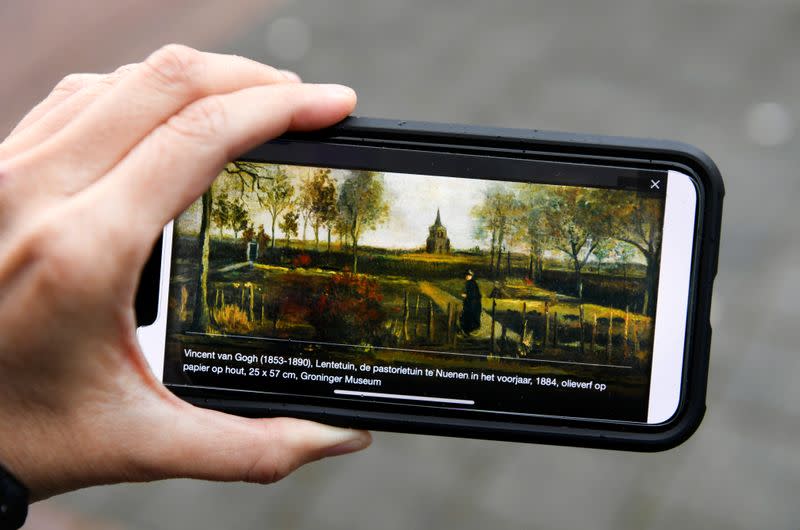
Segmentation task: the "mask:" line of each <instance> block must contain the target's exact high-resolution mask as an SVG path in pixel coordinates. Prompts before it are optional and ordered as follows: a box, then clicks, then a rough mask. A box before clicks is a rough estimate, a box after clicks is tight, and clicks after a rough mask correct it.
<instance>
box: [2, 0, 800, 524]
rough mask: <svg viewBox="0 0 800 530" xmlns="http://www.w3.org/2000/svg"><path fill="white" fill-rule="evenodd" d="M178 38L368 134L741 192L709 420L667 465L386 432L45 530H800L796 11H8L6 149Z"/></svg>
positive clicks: (703, 7)
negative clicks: (265, 73) (437, 140)
mask: <svg viewBox="0 0 800 530" xmlns="http://www.w3.org/2000/svg"><path fill="white" fill-rule="evenodd" d="M170 41H178V42H184V43H186V44H190V45H193V46H197V47H200V48H204V49H210V50H217V51H226V52H235V53H238V54H242V55H246V56H248V57H252V58H255V59H259V60H262V61H265V62H269V63H272V64H275V65H277V66H281V67H287V68H291V69H294V70H295V71H297V72H298V73H300V74H301V75H302V76H303V77H304V78H305V79H306V80H309V81H325V82H342V83H347V84H350V85H351V86H353V87H355V88H356V89H357V90H358V92H359V97H360V102H359V108H358V111H357V113H358V114H359V115H362V116H374V117H391V118H403V119H424V120H435V121H451V122H465V123H474V124H484V125H499V126H510V127H529V128H541V129H554V130H563V131H573V132H592V133H607V134H615V135H630V136H649V137H657V138H669V139H676V140H682V141H685V142H689V143H692V144H695V145H697V146H699V147H701V148H703V149H704V150H706V151H707V152H708V153H709V154H710V155H711V156H712V158H714V160H716V162H717V163H718V165H719V167H720V169H721V170H722V173H723V175H724V177H725V181H726V185H727V190H728V195H727V202H726V204H725V216H724V222H723V238H722V255H721V257H720V266H719V276H718V279H717V282H716V290H715V301H714V310H713V324H714V329H715V333H714V343H713V349H712V365H711V375H710V387H709V394H708V404H709V410H708V414H707V416H706V419H705V421H704V423H703V425H702V426H701V428H700V430H699V431H698V433H697V434H696V435H695V436H694V437H693V438H692V439H691V440H689V441H688V442H687V443H686V444H684V445H683V446H681V447H679V448H678V449H675V450H672V451H669V452H667V453H663V454H655V455H649V454H648V455H639V454H627V453H616V452H609V451H599V450H584V449H573V448H558V447H544V446H535V445H521V444H510V443H496V442H482V441H467V440H457V439H446V438H434V437H422V436H405V435H396V434H383V433H376V436H375V443H374V445H373V447H372V448H371V449H369V450H368V451H367V452H365V453H363V454H359V455H355V456H348V457H343V458H340V459H333V460H329V461H325V462H321V463H318V464H314V465H312V466H309V467H307V468H305V469H302V470H300V471H298V472H297V473H295V474H294V475H292V476H291V477H289V478H288V479H286V480H284V481H283V482H281V483H279V484H276V485H273V486H267V487H262V486H254V485H241V484H233V485H216V484H210V483H204V482H192V481H169V482H162V483H155V484H145V485H122V486H113V487H101V488H93V489H89V490H85V491H80V492H76V493H72V494H69V495H64V496H61V497H58V498H55V499H52V500H49V501H46V502H44V503H39V504H37V505H35V506H34V507H33V514H32V516H31V519H30V523H29V525H28V528H36V529H45V528H47V529H51V528H96V529H109V528H117V529H142V530H144V529H148V530H149V529H161V528H169V529H206V528H209V529H211V528H213V529H217V528H226V529H250V528H275V529H318V528H330V529H361V528H379V529H383V530H393V529H404V530H405V529H409V528H459V529H473V528H475V529H477V528H487V527H491V528H496V529H499V528H553V529H575V528H592V529H606V528H608V529H622V528H653V529H673V528H704V529H715V528H720V529H738V528H743V529H750V528H798V527H800V503H798V502H797V499H798V494H800V457H799V456H798V453H799V452H800V351H798V346H797V344H798V338H800V331H798V322H800V305H798V303H797V296H798V294H800V290H799V289H798V286H797V281H798V280H797V279H798V277H800V244H799V243H800V237H798V235H797V232H796V230H797V228H798V219H799V217H798V214H797V202H798V201H799V200H800V178H798V171H799V170H798V168H800V97H799V96H800V88H798V87H800V4H799V3H798V2H793V1H790V0H761V1H752V2H750V1H746V0H727V1H725V0H691V1H689V0H683V1H676V2H666V1H653V0H649V1H645V0H619V1H613V0H612V1H598V0H585V1H579V0H535V1H534V0H496V1H494V2H486V1H476V0H461V1H457V0H407V1H398V0H336V1H319V0H315V1H311V0H308V1H294V2H284V3H277V2H258V1H256V0H241V1H230V0H228V1H224V2H223V1H213V0H195V1H189V0H181V1H173V2H163V1H157V0H117V1H116V2H103V1H101V0H91V1H89V0H76V1H72V2H59V1H57V0H29V1H22V0H12V1H9V0H6V1H5V2H2V3H0V62H1V63H2V64H3V66H4V69H5V74H4V76H3V77H4V81H3V83H2V84H0V98H2V101H3V105H2V106H1V107H2V108H0V131H2V132H0V136H3V135H4V133H5V132H7V131H8V130H10V128H11V126H12V124H13V123H14V122H15V121H16V120H18V119H19V118H20V117H21V116H22V114H23V113H24V110H25V109H26V108H28V107H30V106H31V105H32V104H33V103H34V102H35V101H36V100H38V99H40V98H42V97H44V96H45V95H46V93H47V91H48V90H49V88H50V87H51V86H52V85H53V84H54V83H55V82H56V81H57V80H58V79H59V78H60V77H61V76H62V75H64V74H65V73H68V72H72V71H107V70H109V69H113V68H114V67H115V66H116V65H119V64H122V63H126V62H131V61H134V60H140V59H141V58H143V57H144V56H145V55H146V54H147V53H148V51H150V50H152V49H154V48H156V47H157V46H159V45H161V44H164V43H167V42H170ZM165 428H166V427H165Z"/></svg>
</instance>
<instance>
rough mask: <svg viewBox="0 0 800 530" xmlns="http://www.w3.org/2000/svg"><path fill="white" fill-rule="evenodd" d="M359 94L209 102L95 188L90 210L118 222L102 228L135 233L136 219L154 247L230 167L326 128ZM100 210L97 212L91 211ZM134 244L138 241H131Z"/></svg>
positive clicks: (302, 91) (178, 119) (163, 130)
mask: <svg viewBox="0 0 800 530" xmlns="http://www.w3.org/2000/svg"><path fill="white" fill-rule="evenodd" d="M355 103H356V96H355V93H354V92H353V91H352V89H349V88H347V87H343V86H340V85H310V84H294V85H291V84H282V85H271V86H262V87H253V88H248V89H244V90H240V91H238V92H234V93H232V94H227V95H224V96H213V97H208V98H204V99H202V100H200V101H197V102H195V103H194V104H193V105H190V106H188V107H187V108H185V109H184V110H183V111H181V112H180V113H179V114H177V115H176V116H174V117H173V118H171V119H170V120H169V121H168V122H167V123H165V124H164V125H162V126H160V127H159V128H157V129H156V130H155V131H153V133H152V134H151V135H150V136H148V137H147V138H146V139H145V140H144V141H142V142H141V143H140V144H139V145H138V146H136V148H135V149H133V150H132V151H131V153H130V154H129V155H128V157H126V159H125V160H124V161H123V162H121V163H120V164H119V165H118V166H117V167H115V168H114V170H113V171H111V172H110V173H109V174H108V175H106V176H105V177H104V178H103V179H101V180H100V181H98V182H97V183H95V184H94V185H93V186H92V187H90V188H88V189H87V190H86V191H85V192H84V195H85V199H86V200H87V201H88V203H89V204H103V205H106V204H112V205H114V207H113V208H110V209H108V208H104V209H105V210H107V211H108V212H109V214H110V215H113V217H114V218H113V219H105V220H103V221H102V222H103V223H106V222H107V223H108V224H109V225H110V226H117V227H118V228H119V230H120V231H121V232H124V233H128V234H130V227H131V223H132V221H133V220H135V221H136V231H137V232H138V233H139V234H140V235H141V237H143V238H144V241H141V240H138V241H137V239H138V238H132V239H133V240H132V241H131V243H132V244H133V245H139V243H147V244H144V245H141V246H143V247H148V250H149V246H148V245H149V243H151V242H152V240H153V239H155V237H156V236H157V235H158V233H160V231H161V228H162V227H163V226H164V225H165V224H167V223H168V222H169V221H170V220H171V219H173V218H174V217H176V216H177V215H178V214H180V213H181V212H182V211H184V210H185V209H186V208H187V207H189V205H190V204H191V203H192V202H194V201H195V200H196V199H197V197H199V196H200V195H201V194H203V192H204V191H206V190H207V189H208V187H209V186H210V185H211V183H212V181H213V180H214V178H215V177H216V176H217V175H219V173H220V171H221V170H222V168H223V166H224V165H225V163H227V162H228V161H230V160H232V159H234V158H235V157H236V156H238V155H239V154H241V153H243V152H244V151H246V150H247V149H249V148H251V147H255V146H256V145H258V144H260V143H262V142H264V141H266V140H269V139H271V138H274V137H275V136H278V135H280V134H282V133H283V132H285V131H286V130H287V129H303V130H309V129H318V128H322V127H326V126H328V125H332V124H334V123H336V122H338V121H340V120H341V119H343V118H344V117H346V116H347V115H348V114H350V112H351V111H352V110H353V108H354V107H355ZM89 207H92V206H89ZM128 239H131V238H130V237H128Z"/></svg>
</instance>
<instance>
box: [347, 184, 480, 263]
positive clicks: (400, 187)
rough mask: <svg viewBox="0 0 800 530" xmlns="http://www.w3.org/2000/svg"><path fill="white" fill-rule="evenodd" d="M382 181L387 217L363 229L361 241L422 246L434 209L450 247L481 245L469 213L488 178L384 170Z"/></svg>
mask: <svg viewBox="0 0 800 530" xmlns="http://www.w3.org/2000/svg"><path fill="white" fill-rule="evenodd" d="M384 183H385V185H386V191H387V195H388V197H387V199H388V202H389V216H388V219H387V220H386V221H385V222H384V223H383V224H382V225H380V226H378V227H377V229H376V230H372V231H369V232H366V233H365V234H364V237H363V244H365V245H370V246H376V247H383V248H418V247H424V246H425V239H426V238H427V237H428V227H429V226H430V225H432V224H433V222H434V220H435V219H436V209H437V208H438V209H439V210H440V211H441V216H442V224H443V225H444V226H445V228H447V236H448V237H449V238H450V244H451V246H452V248H454V249H467V248H472V247H474V246H475V245H478V244H480V242H479V241H477V240H476V239H475V238H474V237H473V236H474V227H475V221H474V219H473V218H472V216H471V214H470V212H471V211H472V208H473V207H475V206H476V205H477V204H479V203H480V202H481V200H482V199H483V196H484V193H485V191H486V189H487V187H488V186H489V185H490V184H491V183H490V181H486V180H465V179H458V178H452V177H431V176H422V175H409V174H401V173H385V174H384Z"/></svg>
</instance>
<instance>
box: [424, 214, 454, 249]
mask: <svg viewBox="0 0 800 530" xmlns="http://www.w3.org/2000/svg"><path fill="white" fill-rule="evenodd" d="M428 232H429V233H428V239H427V241H426V242H425V251H426V252H428V253H429V254H448V253H449V252H450V239H449V238H448V237H447V228H445V227H444V225H443V224H442V216H441V215H440V214H439V210H438V209H437V210H436V221H434V222H433V224H432V225H431V226H430V228H428Z"/></svg>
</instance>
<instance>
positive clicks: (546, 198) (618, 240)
mask: <svg viewBox="0 0 800 530" xmlns="http://www.w3.org/2000/svg"><path fill="white" fill-rule="evenodd" d="M663 207H664V203H663V198H659V197H653V196H649V195H646V194H639V193H637V192H634V191H622V190H611V189H596V188H581V187H568V186H556V185H544V184H531V183H510V182H499V181H493V180H479V179H469V180H466V179H455V178H451V177H440V176H421V175H410V174H396V173H380V172H373V171H361V170H344V169H329V168H317V167H299V166H288V165H273V164H263V163H254V162H233V163H230V164H228V166H227V167H226V168H225V170H224V171H223V173H222V174H221V175H220V177H219V178H218V179H217V181H216V182H215V183H214V185H213V187H212V189H211V190H209V191H208V192H207V193H206V194H205V195H204V196H203V197H202V199H200V200H198V201H197V202H196V203H195V204H194V205H192V207H191V208H189V209H188V210H187V211H186V212H185V213H183V214H182V215H181V216H180V218H179V219H177V221H176V222H175V230H174V246H173V265H172V274H171V288H170V300H169V304H170V313H169V318H170V322H169V326H170V332H171V333H172V334H173V335H181V334H192V335H194V336H201V335H203V336H211V337H219V336H229V337H237V338H244V337H253V338H264V339H268V338H273V339H292V340H295V341H308V342H309V343H315V344H322V345H324V344H332V345H333V344H335V345H355V346H359V347H362V351H367V350H366V349H363V348H367V347H371V348H374V350H372V351H373V354H375V353H374V352H375V351H384V352H387V353H384V354H383V355H391V356H393V357H392V358H393V359H395V360H396V359H401V358H403V356H408V357H409V358H411V357H414V360H415V361H420V359H424V358H425V356H429V355H431V354H436V353H438V352H460V353H466V354H470V356H473V357H479V358H480V357H486V358H493V357H497V358H540V359H556V360H564V361H577V362H579V361H585V362H591V363H600V364H614V365H628V366H631V367H639V368H642V367H648V366H649V362H650V355H651V351H652V337H653V315H654V307H655V294H656V288H657V284H658V263H659V257H660V245H661V226H662V218H663ZM436 357H437V358H441V355H438V356H436ZM453 362H456V361H453Z"/></svg>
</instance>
